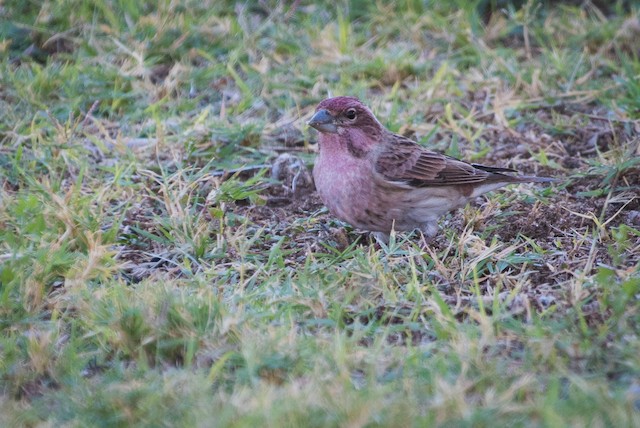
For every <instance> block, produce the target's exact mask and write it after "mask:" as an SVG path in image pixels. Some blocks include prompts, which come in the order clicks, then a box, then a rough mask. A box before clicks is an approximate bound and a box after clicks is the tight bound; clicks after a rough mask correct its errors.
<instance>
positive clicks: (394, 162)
mask: <svg viewBox="0 0 640 428" xmlns="http://www.w3.org/2000/svg"><path fill="white" fill-rule="evenodd" d="M391 137H392V138H393V140H394V141H393V143H392V144H389V145H387V146H386V147H385V149H384V150H383V151H382V152H381V153H380V154H379V155H378V157H377V160H376V171H377V172H378V173H380V174H382V176H384V177H385V178H386V179H387V180H389V181H399V182H407V183H410V184H411V185H414V186H419V187H423V186H455V185H463V184H475V183H481V182H484V181H487V179H490V178H492V177H496V176H499V177H502V179H503V180H504V181H509V179H510V178H512V177H510V176H505V175H502V174H499V173H498V172H507V171H509V172H511V170H509V169H506V168H493V167H483V166H482V165H475V164H474V165H472V164H469V163H466V162H463V161H460V160H458V159H455V158H452V157H449V156H445V155H443V154H440V153H436V152H432V151H430V150H427V149H425V148H424V147H422V146H420V145H418V144H417V143H416V142H414V141H412V140H410V139H408V138H405V137H402V136H400V135H396V134H392V135H391Z"/></svg>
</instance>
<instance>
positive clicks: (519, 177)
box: [510, 175, 560, 183]
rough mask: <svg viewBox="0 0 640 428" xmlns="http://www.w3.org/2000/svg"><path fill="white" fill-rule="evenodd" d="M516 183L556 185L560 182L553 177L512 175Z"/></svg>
mask: <svg viewBox="0 0 640 428" xmlns="http://www.w3.org/2000/svg"><path fill="white" fill-rule="evenodd" d="M510 177H511V178H513V179H514V180H513V181H514V183H554V182H556V181H560V180H559V179H557V178H552V177H536V176H534V175H512V176H510Z"/></svg>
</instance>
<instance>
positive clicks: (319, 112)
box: [307, 97, 383, 137]
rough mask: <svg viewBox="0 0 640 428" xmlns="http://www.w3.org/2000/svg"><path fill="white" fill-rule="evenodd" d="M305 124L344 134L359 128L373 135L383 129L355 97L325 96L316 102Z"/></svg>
mask: <svg viewBox="0 0 640 428" xmlns="http://www.w3.org/2000/svg"><path fill="white" fill-rule="evenodd" d="M307 124H308V125H309V126H311V127H313V128H315V129H317V130H318V131H320V132H321V133H324V134H340V135H344V134H346V133H349V131H350V130H359V131H362V132H364V133H366V134H367V135H369V136H370V137H375V136H377V135H380V134H381V132H382V129H383V127H382V125H381V124H380V122H378V120H377V119H376V117H375V116H374V115H373V113H371V110H369V109H368V108H367V107H366V106H365V105H364V104H362V103H361V102H360V100H358V99H357V98H355V97H335V98H327V99H326V100H324V101H322V102H321V103H320V104H318V107H317V108H316V111H315V113H314V115H313V116H312V117H311V119H309V121H308V122H307Z"/></svg>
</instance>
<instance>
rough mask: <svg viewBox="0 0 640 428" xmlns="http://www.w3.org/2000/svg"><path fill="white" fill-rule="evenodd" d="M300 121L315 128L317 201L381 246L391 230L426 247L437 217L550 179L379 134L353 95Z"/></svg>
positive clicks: (377, 126)
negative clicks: (420, 239) (417, 237)
mask: <svg viewBox="0 0 640 428" xmlns="http://www.w3.org/2000/svg"><path fill="white" fill-rule="evenodd" d="M307 124H308V125H309V126H311V127H313V128H315V129H316V130H317V131H319V138H318V146H319V153H318V156H317V158H316V160H315V164H314V167H313V178H314V182H315V185H316V190H317V192H318V194H319V196H320V199H321V200H322V202H323V203H324V205H325V206H326V207H327V208H328V210H329V212H330V213H331V214H332V215H333V216H335V217H337V218H338V219H339V220H342V221H344V222H346V223H349V224H350V225H352V226H353V227H355V228H358V229H362V230H364V231H368V232H372V234H373V236H374V237H375V238H376V240H378V241H379V242H383V243H387V242H388V240H389V236H390V234H391V233H392V230H393V231H396V232H407V231H414V230H416V229H417V230H420V231H421V232H422V234H423V236H424V237H425V240H426V241H427V242H428V241H429V240H431V239H432V238H433V237H435V236H436V235H437V233H438V219H439V218H440V217H441V216H442V215H444V214H445V213H447V212H449V211H452V210H454V209H456V208H459V207H461V206H464V205H465V204H466V203H467V202H469V201H470V200H472V199H473V198H476V197H477V196H479V195H482V194H484V193H486V192H490V191H492V190H496V189H498V188H500V187H503V186H506V185H508V184H515V183H549V182H552V181H555V179H554V178H550V177H537V176H525V175H517V174H516V173H517V171H515V170H513V169H510V168H499V167H492V166H485V165H480V164H475V163H467V162H464V161H462V160H459V159H456V158H454V157H451V156H447V155H444V154H441V153H438V152H435V151H431V150H429V149H427V148H425V147H423V146H421V145H419V144H418V143H417V142H415V141H413V140H411V139H409V138H407V137H404V136H402V135H399V134H395V133H393V132H391V131H389V130H388V129H386V128H385V127H384V126H383V125H382V124H381V123H380V122H379V121H378V119H377V118H376V117H375V115H374V114H373V113H372V112H371V110H370V109H369V108H368V107H367V106H365V105H364V104H363V103H362V102H361V101H360V100H359V99H358V98H356V97H351V96H338V97H333V98H327V99H325V100H323V101H322V102H320V104H318V106H317V107H316V109H315V112H314V114H313V116H312V117H311V119H310V120H309V121H308V122H307Z"/></svg>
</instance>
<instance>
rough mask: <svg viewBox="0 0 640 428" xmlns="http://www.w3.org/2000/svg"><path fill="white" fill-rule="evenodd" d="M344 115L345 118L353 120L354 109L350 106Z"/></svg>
mask: <svg viewBox="0 0 640 428" xmlns="http://www.w3.org/2000/svg"><path fill="white" fill-rule="evenodd" d="M344 115H345V116H347V119H349V120H353V119H355V118H356V109H354V108H350V109H349V110H347V112H346V113H345V114H344Z"/></svg>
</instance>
